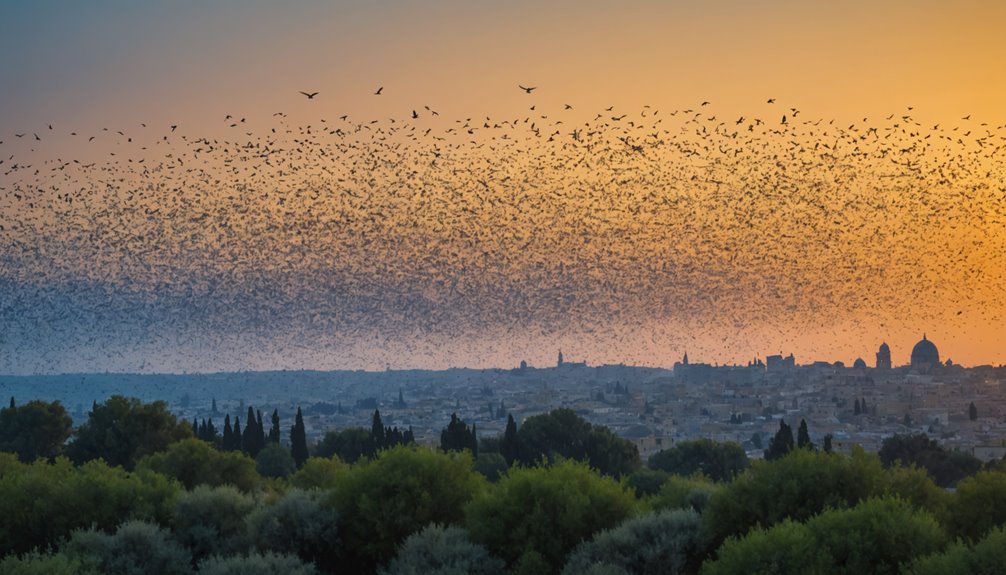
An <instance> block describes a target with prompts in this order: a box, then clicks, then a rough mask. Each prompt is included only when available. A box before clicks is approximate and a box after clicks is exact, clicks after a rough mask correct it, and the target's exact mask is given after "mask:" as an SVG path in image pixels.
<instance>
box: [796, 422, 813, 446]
mask: <svg viewBox="0 0 1006 575" xmlns="http://www.w3.org/2000/svg"><path fill="white" fill-rule="evenodd" d="M796 446H797V447H799V448H800V449H804V448H806V449H811V450H812V449H814V444H813V443H811V442H810V433H809V432H808V431H807V420H806V419H801V420H800V428H799V429H798V430H797V432H796Z"/></svg>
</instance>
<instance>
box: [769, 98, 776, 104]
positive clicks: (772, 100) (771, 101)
mask: <svg viewBox="0 0 1006 575" xmlns="http://www.w3.org/2000/svg"><path fill="white" fill-rule="evenodd" d="M767 103H768V104H775V98H769V99H768V102H767Z"/></svg>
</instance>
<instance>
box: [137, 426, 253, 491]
mask: <svg viewBox="0 0 1006 575" xmlns="http://www.w3.org/2000/svg"><path fill="white" fill-rule="evenodd" d="M136 468H137V470H139V471H142V470H150V471H153V472H155V473H160V474H161V475H164V476H166V477H170V478H172V479H176V480H178V481H179V482H180V483H181V484H182V485H183V486H184V487H185V489H188V490H192V489H193V488H195V487H196V486H197V485H209V486H211V487H217V486H220V485H233V486H234V487H237V488H238V489H240V490H241V491H243V492H245V493H248V492H251V491H252V490H254V489H255V488H257V487H258V486H259V483H260V481H261V478H260V477H259V474H258V473H256V472H255V461H254V460H253V459H251V458H250V457H248V456H247V455H245V454H243V453H239V452H220V451H217V450H216V449H214V448H213V447H211V446H210V445H208V444H207V443H206V442H204V441H200V440H198V439H195V438H189V439H183V440H181V441H178V442H175V443H172V444H171V445H170V446H169V447H168V449H167V450H166V451H164V452H161V453H155V454H153V455H148V456H147V457H144V458H143V459H141V460H140V461H139V462H138V463H137V465H136Z"/></svg>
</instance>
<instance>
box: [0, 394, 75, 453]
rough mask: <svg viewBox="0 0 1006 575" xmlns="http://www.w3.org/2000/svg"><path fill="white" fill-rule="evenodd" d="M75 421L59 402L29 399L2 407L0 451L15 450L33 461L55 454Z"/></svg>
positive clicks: (0, 416) (0, 414)
mask: <svg viewBox="0 0 1006 575" xmlns="http://www.w3.org/2000/svg"><path fill="white" fill-rule="evenodd" d="M72 427H73V420H72V419H70V416H69V415H68V414H67V413H66V409H65V408H64V407H63V406H62V404H60V402H58V401H53V402H52V403H50V402H48V401H37V400H36V401H29V402H28V403H26V404H24V405H22V406H15V405H13V402H12V405H11V407H8V408H5V409H0V451H9V452H11V453H16V454H17V456H18V457H19V458H20V459H21V461H23V462H25V463H31V462H32V461H35V459H37V458H39V457H44V458H46V459H52V458H54V457H56V456H57V455H58V454H59V452H60V449H61V448H62V447H63V442H64V441H66V438H68V437H70V430H71V429H72Z"/></svg>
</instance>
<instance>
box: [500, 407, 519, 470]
mask: <svg viewBox="0 0 1006 575" xmlns="http://www.w3.org/2000/svg"><path fill="white" fill-rule="evenodd" d="M500 455H502V456H503V458H504V459H506V462H507V465H513V462H514V461H516V460H517V458H518V457H520V443H519V440H518V436H517V422H516V421H514V418H513V415H511V414H509V413H508V414H507V419H506V430H505V431H504V432H503V441H502V443H501V444H500Z"/></svg>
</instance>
